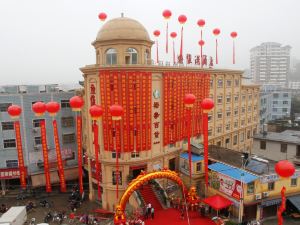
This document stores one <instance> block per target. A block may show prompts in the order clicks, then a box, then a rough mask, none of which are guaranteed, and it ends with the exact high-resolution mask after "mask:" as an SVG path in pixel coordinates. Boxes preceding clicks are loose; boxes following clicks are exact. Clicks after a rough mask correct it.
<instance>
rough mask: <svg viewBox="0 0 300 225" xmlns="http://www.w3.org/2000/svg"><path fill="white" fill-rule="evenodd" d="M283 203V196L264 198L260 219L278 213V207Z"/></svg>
mask: <svg viewBox="0 0 300 225" xmlns="http://www.w3.org/2000/svg"><path fill="white" fill-rule="evenodd" d="M280 204H281V198H277V199H271V200H264V201H262V202H261V213H260V219H261V220H262V219H265V218H268V217H273V216H276V215H277V208H278V207H279V205H280Z"/></svg>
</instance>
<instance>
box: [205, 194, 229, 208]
mask: <svg viewBox="0 0 300 225" xmlns="http://www.w3.org/2000/svg"><path fill="white" fill-rule="evenodd" d="M203 202H204V203H205V204H207V205H209V206H211V207H212V208H213V209H215V210H221V209H224V208H227V207H229V206H231V205H232V204H233V202H232V201H230V200H229V199H227V198H224V197H223V196H221V195H213V196H210V197H208V198H205V199H203Z"/></svg>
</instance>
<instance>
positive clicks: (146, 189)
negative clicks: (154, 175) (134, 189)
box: [139, 184, 163, 210]
mask: <svg viewBox="0 0 300 225" xmlns="http://www.w3.org/2000/svg"><path fill="white" fill-rule="evenodd" d="M139 191H140V193H141V195H142V197H143V199H144V201H145V204H146V205H147V204H149V203H151V205H152V207H154V210H161V209H163V208H162V206H161V204H160V202H159V201H158V199H157V197H156V195H155V193H154V192H153V190H152V187H151V185H150V184H147V185H144V186H143V188H141V189H139Z"/></svg>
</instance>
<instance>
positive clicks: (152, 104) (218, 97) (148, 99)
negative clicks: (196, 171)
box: [81, 17, 259, 210]
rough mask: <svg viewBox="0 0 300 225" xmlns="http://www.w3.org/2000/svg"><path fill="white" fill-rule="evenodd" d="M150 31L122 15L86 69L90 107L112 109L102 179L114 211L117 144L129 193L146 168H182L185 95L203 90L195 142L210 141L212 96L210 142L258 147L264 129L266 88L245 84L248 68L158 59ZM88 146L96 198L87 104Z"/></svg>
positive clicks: (106, 119)
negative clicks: (255, 140)
mask: <svg viewBox="0 0 300 225" xmlns="http://www.w3.org/2000/svg"><path fill="white" fill-rule="evenodd" d="M152 44H153V41H151V40H150V37H149V34H148V32H147V30H146V29H145V28H144V26H143V25H142V24H140V23H139V22H138V21H136V20H133V19H130V18H126V17H120V18H116V19H112V20H110V21H108V22H106V23H105V24H104V25H103V27H102V28H101V29H100V31H99V33H98V35H97V37H96V40H95V41H94V42H93V46H94V47H95V50H96V64H94V65H87V66H85V67H83V68H81V71H82V72H83V76H84V87H85V88H84V89H85V102H86V107H90V106H91V105H93V104H100V105H101V106H102V107H103V109H104V114H103V117H102V119H101V120H100V121H98V124H99V126H100V128H99V144H100V155H99V158H100V162H101V174H102V176H101V177H102V179H101V180H100V184H101V187H102V190H103V192H102V196H101V202H102V206H103V207H104V208H105V209H108V210H112V209H113V207H114V205H115V204H116V203H117V202H118V199H117V198H116V190H117V187H116V183H117V182H116V173H117V171H116V157H117V153H116V149H117V150H118V151H120V154H119V168H120V172H119V182H118V184H119V186H118V190H119V192H120V194H119V196H120V195H121V193H123V192H124V191H125V190H126V187H127V184H128V182H129V181H130V179H132V178H135V177H136V176H137V175H138V174H139V173H140V171H141V170H146V171H153V170H159V169H161V168H164V167H168V168H170V169H172V170H177V171H178V170H179V154H180V153H181V152H182V151H185V150H186V149H187V140H186V135H187V133H186V123H185V116H186V114H185V113H186V112H185V108H184V104H183V98H184V95H185V94H187V93H189V92H191V93H194V94H195V95H196V98H197V99H196V103H195V106H194V108H193V111H194V112H195V113H193V116H192V124H193V130H192V142H193V143H194V144H201V143H202V135H201V134H202V127H201V124H202V123H201V118H200V114H201V109H200V101H201V99H203V98H205V97H210V98H212V99H213V100H214V102H215V108H214V110H213V111H211V113H210V114H209V142H210V143H211V144H215V145H219V146H227V147H228V148H233V149H234V150H236V151H243V152H244V151H250V149H251V147H252V135H253V134H255V133H256V132H257V130H258V122H259V121H258V118H259V117H258V115H259V86H258V85H244V84H242V82H241V78H242V73H243V72H242V71H237V70H216V69H208V68H205V69H204V68H202V69H201V67H200V66H188V67H185V66H178V65H175V66H161V64H159V65H152V64H151V60H150V59H151V47H152ZM116 103H117V104H120V105H122V106H123V109H124V115H123V116H122V120H121V122H118V121H116V122H113V121H112V119H111V115H110V113H109V107H110V105H112V104H116ZM85 112H86V113H85V114H84V119H85V121H86V123H84V128H83V129H85V130H84V132H83V133H84V148H85V154H86V156H87V157H86V158H87V159H88V160H86V163H87V165H86V167H85V168H86V169H87V170H88V171H89V178H90V192H89V196H90V199H95V198H96V194H95V193H96V192H97V191H96V189H97V186H96V182H97V181H96V179H95V176H94V171H95V168H94V165H95V161H94V159H95V155H94V146H93V138H92V137H93V133H92V127H91V122H88V121H91V117H90V115H89V114H88V109H85Z"/></svg>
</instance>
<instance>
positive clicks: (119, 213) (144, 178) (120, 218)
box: [114, 169, 185, 224]
mask: <svg viewBox="0 0 300 225" xmlns="http://www.w3.org/2000/svg"><path fill="white" fill-rule="evenodd" d="M159 178H167V179H170V180H173V181H175V182H176V183H177V184H178V185H179V186H180V187H182V188H183V189H184V188H185V187H184V185H183V182H182V180H181V178H180V177H179V175H178V174H177V173H176V172H175V171H172V170H169V169H163V170H161V171H155V172H151V173H145V172H141V174H140V175H139V176H138V177H137V178H135V179H134V180H132V181H131V182H130V183H129V185H128V188H127V189H126V191H125V192H124V194H123V195H122V197H121V199H120V201H119V205H117V207H116V214H115V219H114V221H115V224H118V222H124V221H126V219H125V214H124V210H125V207H126V204H127V202H128V200H129V198H130V196H131V195H132V193H133V192H134V191H135V190H137V189H139V188H140V187H141V186H142V185H143V184H144V183H147V182H148V181H149V180H153V179H159Z"/></svg>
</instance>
